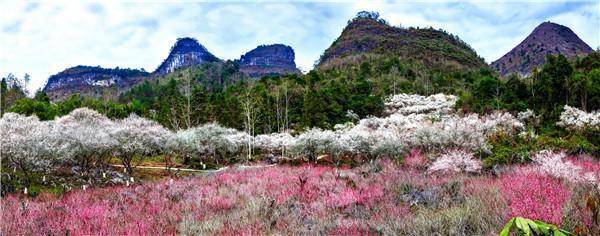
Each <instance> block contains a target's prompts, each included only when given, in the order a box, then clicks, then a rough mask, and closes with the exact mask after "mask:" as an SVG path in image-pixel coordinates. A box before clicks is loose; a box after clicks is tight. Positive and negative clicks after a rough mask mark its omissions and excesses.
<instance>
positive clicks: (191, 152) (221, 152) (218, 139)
mask: <svg viewBox="0 0 600 236" xmlns="http://www.w3.org/2000/svg"><path fill="white" fill-rule="evenodd" d="M240 133H242V132H239V131H237V130H235V129H229V128H225V127H222V126H220V125H219V124H217V123H209V124H204V125H202V126H198V127H194V128H191V129H187V130H184V131H180V132H178V133H177V135H176V136H175V137H174V140H173V141H172V143H174V145H176V147H177V150H178V151H177V153H178V154H180V155H182V156H184V157H188V158H194V157H198V158H209V157H210V158H213V160H214V161H216V162H217V163H219V162H220V161H221V162H222V161H223V160H222V159H223V158H225V157H226V156H227V155H229V154H231V153H234V152H235V151H237V150H239V149H240V147H241V146H244V144H245V142H246V141H247V139H245V138H246V136H244V135H239V134H240ZM244 134H245V133H244Z"/></svg>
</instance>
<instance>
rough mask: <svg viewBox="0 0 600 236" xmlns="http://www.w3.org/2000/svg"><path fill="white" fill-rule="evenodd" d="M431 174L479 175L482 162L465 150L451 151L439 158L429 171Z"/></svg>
mask: <svg viewBox="0 0 600 236" xmlns="http://www.w3.org/2000/svg"><path fill="white" fill-rule="evenodd" d="M427 171H428V172H429V173H462V172H465V173H478V172H480V171H481V162H480V161H479V160H476V159H475V158H474V157H473V153H471V152H468V151H465V150H451V151H448V152H447V153H445V154H443V155H442V156H440V157H439V158H437V159H436V160H435V161H434V162H433V163H432V164H431V166H429V169H428V170H427Z"/></svg>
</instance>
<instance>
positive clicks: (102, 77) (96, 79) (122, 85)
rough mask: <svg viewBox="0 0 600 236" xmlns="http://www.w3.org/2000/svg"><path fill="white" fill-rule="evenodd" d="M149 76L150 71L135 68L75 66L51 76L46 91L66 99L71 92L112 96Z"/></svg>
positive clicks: (93, 95)
mask: <svg viewBox="0 0 600 236" xmlns="http://www.w3.org/2000/svg"><path fill="white" fill-rule="evenodd" d="M149 76H150V73H148V72H145V71H141V70H135V69H121V68H118V67H117V68H114V69H107V68H102V67H99V66H97V67H93V66H75V67H71V68H68V69H66V70H64V71H62V72H60V73H58V74H56V75H52V76H50V78H49V79H48V82H47V83H46V86H44V92H46V93H47V94H48V96H49V97H50V99H52V100H63V99H66V98H68V97H69V96H71V93H79V94H80V95H82V96H89V97H94V98H101V97H105V96H110V97H112V96H114V95H115V94H119V93H121V92H122V91H125V90H128V89H129V88H131V87H133V86H134V85H136V84H138V83H139V82H141V81H143V80H145V79H147V78H149Z"/></svg>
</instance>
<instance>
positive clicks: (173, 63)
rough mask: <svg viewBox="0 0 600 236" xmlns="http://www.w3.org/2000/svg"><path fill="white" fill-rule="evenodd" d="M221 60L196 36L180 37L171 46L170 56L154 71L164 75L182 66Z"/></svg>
mask: <svg viewBox="0 0 600 236" xmlns="http://www.w3.org/2000/svg"><path fill="white" fill-rule="evenodd" d="M215 61H219V59H218V58H217V57H215V56H214V55H213V54H212V53H210V52H209V51H208V50H207V49H206V48H205V47H204V46H202V44H200V43H198V41H197V40H196V39H194V38H187V37H186V38H179V39H177V42H176V43H175V45H174V46H173V47H172V48H171V51H170V53H169V56H168V57H167V59H165V60H164V61H163V62H162V63H161V64H160V66H159V67H158V68H157V69H156V70H155V71H154V73H155V74H159V75H164V74H167V73H170V72H173V71H175V70H177V69H179V68H182V67H188V66H195V65H200V64H202V63H204V62H215Z"/></svg>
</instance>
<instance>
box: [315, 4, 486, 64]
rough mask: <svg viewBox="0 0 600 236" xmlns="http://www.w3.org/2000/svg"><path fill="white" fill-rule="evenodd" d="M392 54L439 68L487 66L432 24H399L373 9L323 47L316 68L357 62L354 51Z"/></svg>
mask: <svg viewBox="0 0 600 236" xmlns="http://www.w3.org/2000/svg"><path fill="white" fill-rule="evenodd" d="M361 54H363V55H367V54H368V55H372V56H373V55H374V56H394V57H398V58H400V59H401V60H404V61H411V62H416V63H422V64H424V65H426V66H428V67H435V68H439V69H441V70H460V69H473V68H480V67H487V66H488V65H487V64H486V63H485V61H484V60H483V59H482V58H481V57H479V56H478V55H477V53H476V52H475V51H474V50H473V49H472V48H471V47H470V46H469V45H467V44H466V43H464V42H463V41H462V40H460V39H459V38H458V37H456V36H453V35H451V34H448V33H446V32H444V31H441V30H435V29H433V28H425V29H421V28H400V27H394V26H390V25H389V24H387V22H386V21H384V20H382V19H379V14H378V13H374V12H360V13H359V14H358V15H357V17H356V18H354V19H352V20H350V21H349V22H348V25H347V26H346V27H345V28H344V30H343V31H342V33H341V35H340V36H339V37H338V38H337V39H336V40H335V41H334V42H333V43H332V44H331V46H330V47H329V48H327V49H326V50H325V52H324V53H323V55H322V56H321V58H320V59H319V61H318V63H317V65H316V68H317V69H328V68H334V67H344V66H345V64H350V65H352V64H356V63H357V62H358V63H360V59H357V57H356V56H357V55H361Z"/></svg>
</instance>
